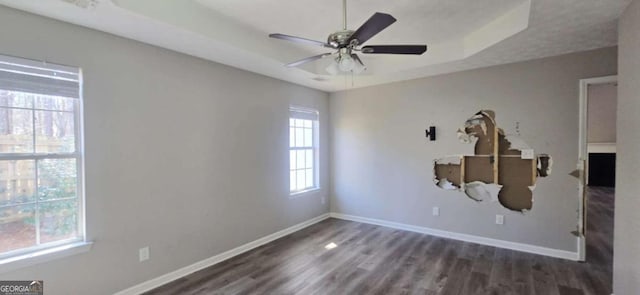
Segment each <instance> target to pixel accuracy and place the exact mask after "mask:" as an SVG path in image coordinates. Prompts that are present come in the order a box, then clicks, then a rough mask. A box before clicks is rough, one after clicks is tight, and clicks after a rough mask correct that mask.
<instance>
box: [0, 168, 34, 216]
mask: <svg viewBox="0 0 640 295" xmlns="http://www.w3.org/2000/svg"><path fill="white" fill-rule="evenodd" d="M35 163H36V162H35V161H34V160H20V161H16V160H11V161H0V206H6V205H15V204H19V203H26V202H33V201H35V195H36V169H35V165H36V164H35Z"/></svg>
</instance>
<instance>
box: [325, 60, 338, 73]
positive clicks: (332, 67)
mask: <svg viewBox="0 0 640 295" xmlns="http://www.w3.org/2000/svg"><path fill="white" fill-rule="evenodd" d="M325 70H326V71H327V73H329V74H331V75H332V76H335V75H337V74H338V73H339V72H340V69H339V68H338V62H337V61H332V62H331V63H330V64H329V66H328V67H327V68H326V69H325Z"/></svg>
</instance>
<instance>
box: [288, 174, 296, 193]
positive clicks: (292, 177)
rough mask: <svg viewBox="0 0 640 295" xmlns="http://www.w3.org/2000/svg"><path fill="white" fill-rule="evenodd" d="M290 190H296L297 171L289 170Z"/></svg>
mask: <svg viewBox="0 0 640 295" xmlns="http://www.w3.org/2000/svg"><path fill="white" fill-rule="evenodd" d="M289 174H290V175H289V190H290V191H295V190H296V171H290V172H289Z"/></svg>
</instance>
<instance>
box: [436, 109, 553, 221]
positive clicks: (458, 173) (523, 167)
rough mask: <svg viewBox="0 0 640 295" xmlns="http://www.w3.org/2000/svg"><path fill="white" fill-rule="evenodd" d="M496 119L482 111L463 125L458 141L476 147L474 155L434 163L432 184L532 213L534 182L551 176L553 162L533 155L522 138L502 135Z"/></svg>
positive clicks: (546, 156)
mask: <svg viewBox="0 0 640 295" xmlns="http://www.w3.org/2000/svg"><path fill="white" fill-rule="evenodd" d="M495 116H496V115H495V112H493V111H491V110H482V111H480V112H478V113H476V114H475V115H473V116H472V117H471V118H469V119H468V120H466V121H465V123H464V127H462V128H460V129H459V130H458V139H459V140H460V141H461V142H463V143H475V146H474V154H473V155H459V156H448V157H444V158H441V159H436V160H435V161H434V167H433V171H434V175H435V177H434V182H435V184H436V185H437V186H438V187H440V188H442V189H446V190H459V191H462V192H464V193H465V194H466V195H467V196H468V197H469V198H471V199H473V200H475V201H485V200H492V201H498V202H500V204H501V205H502V206H504V207H505V208H507V209H510V210H514V211H520V212H525V211H527V210H531V208H532V207H533V190H534V189H535V185H536V181H537V178H538V177H546V176H548V175H549V174H550V173H551V168H552V165H553V160H552V158H551V156H549V155H547V154H540V155H537V156H536V155H535V154H533V152H532V150H531V148H530V147H529V145H527V144H526V142H525V141H524V140H522V139H521V138H519V137H517V136H513V135H505V134H504V131H503V130H502V129H500V128H498V126H497V124H496V120H495ZM523 151H526V152H524V153H523Z"/></svg>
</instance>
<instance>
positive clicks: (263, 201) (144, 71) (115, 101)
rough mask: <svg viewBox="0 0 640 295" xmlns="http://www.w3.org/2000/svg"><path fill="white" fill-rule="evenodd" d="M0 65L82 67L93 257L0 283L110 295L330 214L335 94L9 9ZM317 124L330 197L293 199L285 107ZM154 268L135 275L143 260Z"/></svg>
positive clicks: (0, 27) (0, 14) (2, 16)
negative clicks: (29, 282) (309, 114)
mask: <svg viewBox="0 0 640 295" xmlns="http://www.w3.org/2000/svg"><path fill="white" fill-rule="evenodd" d="M0 39H1V40H2V41H0V53H2V54H8V55H14V56H21V57H26V58H32V59H38V60H47V61H50V62H55V63H61V64H67V65H74V66H79V67H82V69H83V72H84V79H85V80H84V82H85V84H84V86H85V88H84V100H85V106H84V107H85V108H84V114H85V141H86V149H85V150H86V162H85V166H86V196H87V231H88V236H89V239H90V240H93V241H95V245H94V247H93V249H92V250H91V251H90V252H89V253H86V254H81V255H77V256H72V257H69V258H64V259H60V260H56V261H53V262H49V263H45V264H40V265H37V266H33V267H29V268H25V269H21V270H19V271H15V272H12V273H2V274H0V280H5V279H43V280H44V281H45V284H46V291H47V294H80V293H82V294H109V293H113V292H116V291H119V290H122V289H124V288H127V287H129V286H132V285H135V284H138V283H141V282H143V281H145V280H147V279H151V278H155V277H157V276H159V275H162V274H165V273H168V272H170V271H174V270H176V269H178V268H180V267H184V266H187V265H189V264H192V263H194V262H197V261H200V260H202V259H205V258H208V257H210V256H213V255H216V254H219V253H221V252H224V251H226V250H229V249H232V248H234V247H237V246H239V245H242V244H244V243H247V242H250V241H253V240H255V239H258V238H260V237H263V236H265V235H268V234H271V233H274V232H276V231H278V230H281V229H284V228H286V227H289V226H291V225H294V224H296V223H299V222H302V221H305V220H308V219H310V218H312V217H315V216H318V215H320V214H323V213H326V212H327V211H328V205H323V204H321V200H320V198H321V197H322V196H327V195H328V190H327V188H328V169H326V168H327V167H328V164H329V162H328V153H327V152H328V141H327V140H328V132H327V131H328V128H327V127H328V125H327V121H328V114H327V112H328V94H326V93H324V92H320V91H316V90H311V89H308V88H304V87H300V86H295V85H292V84H289V83H285V82H282V81H278V80H275V79H272V78H267V77H264V76H260V75H256V74H252V73H248V72H245V71H241V70H237V69H234V68H230V67H227V66H223V65H220V64H216V63H212V62H208V61H204V60H200V59H196V58H193V57H189V56H186V55H183V54H178V53H175V52H171V51H168V50H164V49H160V48H157V47H153V46H149V45H145V44H142V43H138V42H134V41H130V40H126V39H123V38H119V37H115V36H112V35H109V34H105V33H100V32H97V31H93V30H89V29H85V28H81V27H78V26H73V25H70V24H65V23H61V22H58V21H54V20H50V19H46V18H42V17H38V16H34V15H30V14H26V13H23V12H18V11H16V10H12V9H8V8H5V7H2V6H0ZM290 103H295V104H297V105H303V106H309V107H315V108H318V109H319V110H320V113H321V130H322V134H321V137H320V139H321V142H322V143H324V144H325V146H326V147H327V148H324V149H322V152H321V159H322V162H321V166H322V167H325V169H323V173H322V175H321V179H322V181H321V185H322V187H323V189H322V190H321V191H319V192H317V193H315V194H310V195H304V196H300V197H298V198H295V199H290V198H289V191H288V190H289V176H288V175H289V174H288V154H289V153H288V142H289V138H288V107H289V104H290ZM143 246H150V250H151V260H149V261H147V262H144V263H139V262H138V248H140V247H143Z"/></svg>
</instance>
